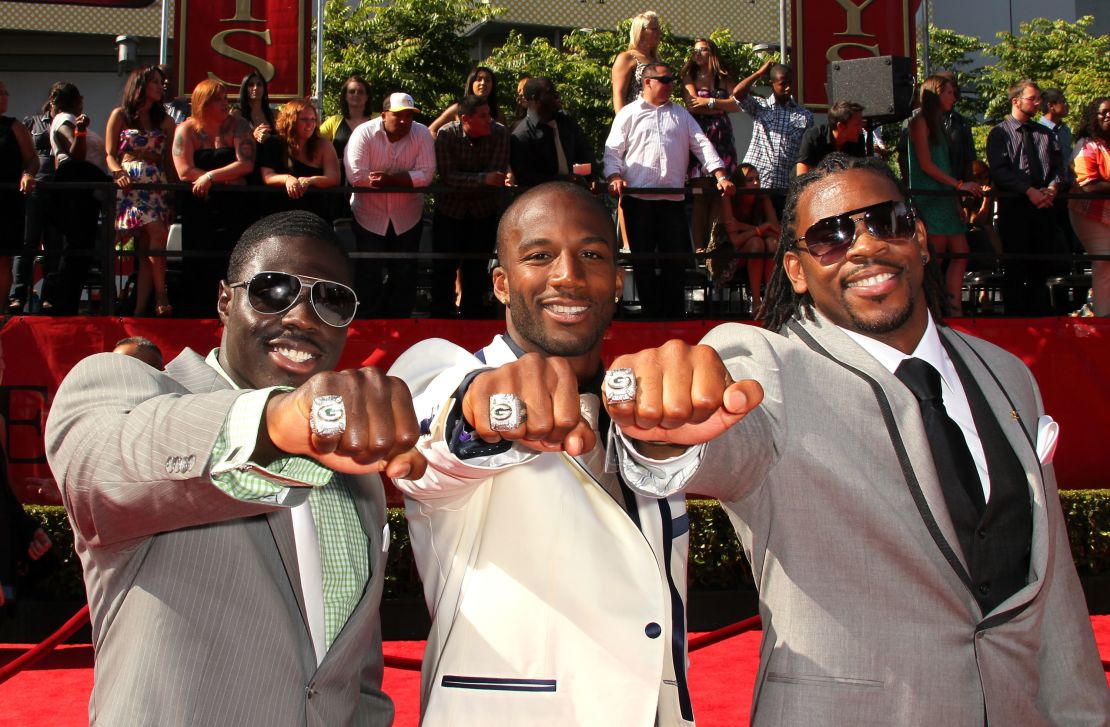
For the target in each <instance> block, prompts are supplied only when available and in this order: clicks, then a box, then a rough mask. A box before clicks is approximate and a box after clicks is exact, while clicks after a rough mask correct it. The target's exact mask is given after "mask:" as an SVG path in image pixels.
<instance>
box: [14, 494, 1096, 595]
mask: <svg viewBox="0 0 1110 727" xmlns="http://www.w3.org/2000/svg"><path fill="white" fill-rule="evenodd" d="M1060 501H1061V504H1062V505H1063V509H1064V516H1065V517H1066V518H1067V522H1068V537H1069V538H1070V540H1071V551H1072V557H1073V558H1074V559H1075V564H1076V568H1077V569H1078V570H1079V573H1080V575H1100V574H1104V573H1107V574H1110V490H1065V491H1063V492H1061V493H1060ZM687 508H688V509H689V512H690V567H689V582H690V590H703V591H715V590H729V589H736V588H751V587H752V577H751V571H750V569H749V568H748V563H747V561H746V560H745V558H744V553H743V550H742V549H741V547H740V542H739V540H737V538H736V534H735V532H734V531H733V529H732V524H731V523H730V522H729V520H728V516H727V515H725V512H724V510H722V509H721V507H720V506H719V505H718V504H717V502H716V501H715V500H688V501H687ZM26 509H27V511H28V512H29V513H31V515H32V516H34V517H35V518H36V519H38V521H39V522H41V523H42V526H43V529H45V530H46V531H47V532H48V533H49V534H50V537H51V539H52V540H53V541H54V553H55V556H54V557H55V561H56V563H57V567H56V568H54V569H52V570H51V571H49V573H48V574H46V575H44V577H43V578H42V579H41V580H40V581H39V583H37V584H36V588H35V590H36V591H37V592H38V593H37V595H38V596H39V597H40V598H56V599H58V600H76V599H80V598H83V597H84V586H83V584H82V581H81V564H80V562H79V561H78V559H77V555H76V554H75V553H74V552H73V534H72V533H71V532H70V529H69V522H68V521H67V520H66V516H65V511H64V510H63V509H62V508H61V507H57V506H28V507H27V508H26ZM389 527H390V530H391V531H392V532H393V544H392V546H391V547H390V550H389V565H388V568H387V572H386V583H385V597H386V598H406V597H420V596H421V595H422V590H421V586H420V577H419V575H418V573H417V571H416V565H415V563H414V561H413V557H412V547H411V546H410V544H409V539H408V525H407V523H406V522H405V511H404V509H403V508H392V509H390V511H389Z"/></svg>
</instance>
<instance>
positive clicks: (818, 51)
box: [790, 0, 921, 110]
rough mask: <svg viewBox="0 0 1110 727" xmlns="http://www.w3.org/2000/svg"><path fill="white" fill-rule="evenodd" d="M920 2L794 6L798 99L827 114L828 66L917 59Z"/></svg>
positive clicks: (813, 0)
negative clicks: (876, 59)
mask: <svg viewBox="0 0 1110 727" xmlns="http://www.w3.org/2000/svg"><path fill="white" fill-rule="evenodd" d="M920 4H921V0H792V4H791V13H790V16H791V18H792V19H793V27H792V31H793V32H792V37H793V39H794V42H793V47H794V56H793V58H794V77H795V78H794V83H795V89H794V97H795V98H796V99H797V100H798V103H800V104H803V105H805V106H808V107H810V108H813V109H819V110H824V109H826V108H828V103H829V101H828V99H827V98H826V97H825V80H826V78H827V75H828V71H827V66H828V64H829V63H832V62H835V61H847V60H854V59H856V58H866V57H868V56H908V57H910V58H914V57H916V55H917V53H916V47H915V42H914V30H915V26H914V15H915V14H916V13H917V7H918V5H920Z"/></svg>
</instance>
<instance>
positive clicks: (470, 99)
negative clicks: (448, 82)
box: [459, 93, 493, 119]
mask: <svg viewBox="0 0 1110 727" xmlns="http://www.w3.org/2000/svg"><path fill="white" fill-rule="evenodd" d="M483 106H489V99H488V98H482V97H481V96H475V95H474V94H472V93H468V94H467V95H465V96H463V97H462V100H461V101H459V118H460V119H461V118H462V117H463V116H473V115H474V112H475V111H477V110H478V109H480V108H482V107H483ZM490 113H491V114H492V113H493V107H492V106H490Z"/></svg>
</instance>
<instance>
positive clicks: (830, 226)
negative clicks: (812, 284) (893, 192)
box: [795, 200, 917, 265]
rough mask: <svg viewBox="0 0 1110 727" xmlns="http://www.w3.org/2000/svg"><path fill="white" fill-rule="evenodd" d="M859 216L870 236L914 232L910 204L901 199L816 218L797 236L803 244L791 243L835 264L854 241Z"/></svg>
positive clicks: (902, 236) (890, 237)
mask: <svg viewBox="0 0 1110 727" xmlns="http://www.w3.org/2000/svg"><path fill="white" fill-rule="evenodd" d="M861 220H862V221H863V224H864V227H866V228H867V231H868V232H869V233H871V235H872V236H873V237H876V238H878V239H880V240H886V241H888V242H896V241H902V240H909V239H910V238H912V237H913V236H914V234H915V233H916V232H917V225H916V221H917V215H916V214H915V213H914V211H913V208H912V207H910V206H909V205H907V204H906V203H905V202H896V201H894V200H890V201H887V202H879V203H878V204H873V205H870V206H868V207H861V208H859V209H858V210H851V211H848V212H845V213H843V214H839V215H835V216H833V217H825V218H824V219H820V220H817V221H816V222H814V223H813V224H812V225H810V227H809V229H808V230H806V234H804V235H802V236H801V237H799V238H798V242H802V241H805V243H806V246H805V247H797V245H796V244H795V248H796V249H798V250H802V251H804V252H808V253H809V254H810V255H812V256H813V257H815V258H817V260H818V262H820V263H821V264H822V265H835V264H836V263H838V262H840V261H841V260H843V259H844V256H845V255H847V254H848V250H849V249H850V248H851V247H852V245H853V244H854V243H855V241H856V238H857V237H858V236H859V235H858V234H857V230H858V229H859V222H860V221H861Z"/></svg>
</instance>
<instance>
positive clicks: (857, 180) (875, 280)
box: [783, 169, 929, 353]
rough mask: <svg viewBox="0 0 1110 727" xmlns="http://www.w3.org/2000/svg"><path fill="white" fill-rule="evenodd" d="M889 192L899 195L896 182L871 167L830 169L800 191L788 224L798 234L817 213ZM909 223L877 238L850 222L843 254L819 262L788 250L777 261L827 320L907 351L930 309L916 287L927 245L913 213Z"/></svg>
mask: <svg viewBox="0 0 1110 727" xmlns="http://www.w3.org/2000/svg"><path fill="white" fill-rule="evenodd" d="M889 200H902V201H904V200H903V197H902V194H901V192H899V191H898V187H897V186H896V185H895V184H894V183H893V182H892V181H890V180H889V179H886V178H885V177H883V176H882V175H881V174H879V173H878V172H872V171H868V170H864V169H849V170H847V171H844V172H841V173H837V174H832V175H830V176H828V177H826V178H824V179H820V180H818V181H815V182H813V183H811V184H810V185H809V186H808V187H806V188H805V189H804V190H803V191H802V193H801V196H800V197H799V199H798V203H797V216H796V227H795V232H796V234H797V235H798V236H803V235H805V234H806V231H807V230H808V229H809V227H810V226H811V225H813V224H814V223H815V222H817V221H818V220H821V219H824V218H826V217H833V216H835V215H839V214H842V213H844V212H849V211H852V210H858V209H861V208H863V207H867V206H869V205H873V204H877V203H880V202H885V201H889ZM916 230H917V233H916V235H915V236H914V238H911V239H906V240H903V239H895V240H883V239H880V238H877V237H875V236H873V235H872V234H871V233H870V232H869V231H868V230H867V229H866V228H865V227H864V226H863V223H862V222H857V224H856V235H857V237H856V241H855V243H853V244H852V246H851V247H850V248H849V249H848V253H847V255H846V256H845V257H844V259H843V260H841V261H839V262H837V263H835V264H833V265H829V266H824V265H822V264H821V263H820V261H819V260H818V259H817V258H816V257H814V256H813V255H810V254H809V253H807V252H804V251H801V250H790V251H788V252H787V253H786V255H785V258H784V260H783V266H784V268H785V271H786V275H787V277H789V278H790V282H791V285H792V286H793V288H794V292H795V293H797V294H799V295H803V294H805V293H809V295H810V296H811V297H812V299H813V303H814V305H815V306H816V307H817V310H818V311H820V312H821V314H822V315H824V316H825V317H827V318H828V319H829V320H831V321H832V322H833V323H835V324H836V325H838V326H841V327H842V328H846V329H848V330H850V331H855V332H857V333H861V334H863V335H865V336H869V337H871V338H874V339H876V340H879V341H882V342H883V343H886V344H888V345H890V346H893V347H894V348H897V349H898V350H900V351H903V352H905V353H910V352H912V351H913V350H914V348H916V346H917V343H918V341H920V340H921V336H922V334H924V332H925V326H926V323H927V321H928V315H929V311H928V305H927V303H926V300H925V292H924V287H923V286H924V276H925V263H924V260H923V258H926V257H927V255H928V247H927V243H926V238H925V225H924V223H922V222H921V221H920V220H918V221H917V222H916ZM798 245H799V247H802V246H805V242H801V243H798Z"/></svg>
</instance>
